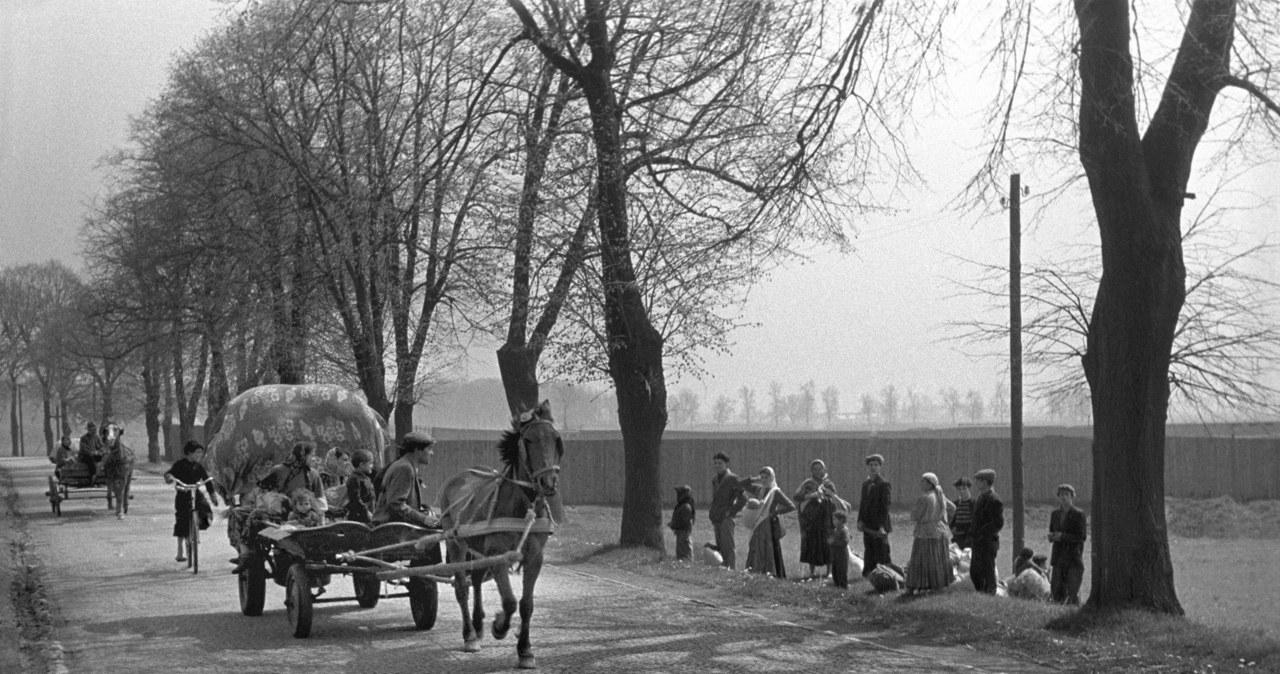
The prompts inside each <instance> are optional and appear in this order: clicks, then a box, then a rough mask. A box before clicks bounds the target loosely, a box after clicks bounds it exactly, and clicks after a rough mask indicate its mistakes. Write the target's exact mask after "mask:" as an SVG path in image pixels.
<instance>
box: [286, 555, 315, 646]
mask: <svg viewBox="0 0 1280 674" xmlns="http://www.w3.org/2000/svg"><path fill="white" fill-rule="evenodd" d="M311 599H312V596H311V585H310V582H309V581H308V580H307V567H305V566H303V565H302V564H294V565H293V566H291V567H289V577H288V579H287V580H285V585H284V604H285V607H286V608H288V609H289V627H292V628H293V636H295V637H297V638H299V639H306V638H307V637H309V636H311Z"/></svg>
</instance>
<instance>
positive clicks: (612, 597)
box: [0, 459, 1053, 674]
mask: <svg viewBox="0 0 1280 674" xmlns="http://www.w3.org/2000/svg"><path fill="white" fill-rule="evenodd" d="M0 470H6V471H8V472H9V473H10V474H11V475H12V477H13V481H14V484H15V486H16V488H17V490H18V492H19V494H20V496H21V499H20V503H21V506H22V509H23V512H24V513H25V514H26V518H27V529H28V533H29V536H30V538H31V541H32V544H33V549H34V552H35V554H36V555H38V556H39V558H40V559H41V560H42V561H43V562H44V564H45V566H46V585H47V588H48V592H49V595H50V599H51V601H52V603H53V604H54V605H55V607H56V611H55V617H56V620H57V629H56V631H55V633H56V635H57V639H58V641H60V642H61V646H62V648H63V651H62V652H63V653H64V655H63V664H64V665H65V667H66V669H67V670H69V671H71V672H110V673H115V672H138V673H148V672H155V673H157V674H159V673H161V672H163V673H166V674H167V673H171V672H222V671H226V672H238V673H248V672H271V673H281V672H306V673H308V674H314V673H318V672H387V673H391V672H415V673H416V672H450V673H451V674H465V673H467V672H496V671H508V670H513V669H514V667H515V660H516V658H515V644H514V637H508V639H507V640H506V641H503V642H495V641H493V640H492V639H491V638H489V639H488V640H486V641H485V642H484V643H483V648H482V650H481V652H479V653H474V654H469V653H463V652H462V651H461V645H462V639H461V618H460V616H459V612H458V609H457V606H456V604H454V603H453V601H452V592H451V591H448V589H447V588H445V589H446V591H445V592H442V593H441V599H442V601H441V607H440V619H439V621H438V622H437V624H436V627H435V629H433V630H431V631H428V632H418V631H414V630H413V629H412V619H411V618H410V615H409V607H408V601H407V600H405V599H392V600H386V601H383V602H381V603H380V604H379V605H378V606H377V607H376V608H374V609H360V608H358V607H357V606H356V605H355V604H354V603H350V604H346V603H343V604H326V605H320V606H317V608H316V613H315V621H314V623H313V625H314V626H313V629H312V635H311V638H309V639H295V638H293V637H292V636H290V634H289V629H288V623H287V620H286V618H285V615H284V607H283V590H282V589H280V588H279V587H278V586H275V585H273V584H268V589H267V610H266V613H265V614H264V615H263V616H261V617H258V618H249V617H245V616H242V615H241V614H240V612H239V606H238V603H237V593H236V584H235V577H234V576H233V575H231V574H230V573H229V564H228V563H227V558H228V557H230V556H231V549H230V547H228V545H227V543H226V540H225V536H224V534H222V533H221V531H220V526H219V524H217V523H215V525H214V527H213V528H212V529H211V530H210V532H211V534H212V535H208V536H207V537H206V539H205V541H204V542H205V544H206V545H203V546H202V550H204V551H207V554H205V555H203V556H204V558H205V561H207V562H208V565H207V566H208V568H207V569H206V570H203V571H201V573H200V574H199V575H196V576H193V575H192V574H191V573H190V572H189V571H187V570H186V566H185V564H178V563H176V562H174V561H173V555H174V545H173V539H172V538H171V537H169V535H168V534H169V530H170V527H171V526H172V525H171V522H172V491H171V490H169V489H168V488H167V487H165V485H164V484H163V483H162V482H161V480H160V478H158V477H156V476H154V475H147V474H140V475H139V476H138V477H137V479H136V480H135V487H134V492H135V494H136V498H135V500H134V501H133V504H132V510H131V514H130V516H129V517H127V518H126V519H124V520H122V521H121V520H116V519H115V518H114V516H112V515H110V514H109V513H108V512H107V511H106V509H105V502H104V501H103V500H102V499H100V498H94V499H93V500H80V499H75V500H70V501H66V502H64V503H63V508H62V510H63V514H62V517H60V518H55V517H54V516H53V515H52V513H51V512H50V508H49V505H48V502H47V500H46V499H45V498H44V496H43V492H44V490H45V488H46V484H45V480H46V476H47V475H48V473H49V464H48V463H47V462H46V461H45V460H44V459H38V460H37V459H0ZM487 587H488V590H487V591H486V598H485V602H486V606H487V607H488V608H489V610H490V614H491V615H492V612H493V610H494V609H495V608H496V607H497V605H498V602H497V601H496V600H497V596H496V592H494V591H493V590H492V585H491V584H490V585H489V586H487ZM350 591H351V590H350V585H349V581H348V580H347V579H346V578H335V580H334V583H333V585H332V586H331V589H330V590H329V593H330V596H333V595H338V594H342V595H345V596H350ZM537 598H538V603H537V611H536V613H535V616H534V624H533V640H534V647H535V649H536V652H537V656H538V660H539V665H540V670H541V671H543V672H584V673H586V672H752V673H759V672H769V671H786V672H796V671H803V672H813V673H819V672H848V671H868V672H1028V673H1030V672H1045V671H1053V670H1047V669H1045V668H1043V667H1040V666H1038V665H1035V664H1031V663H1025V662H1019V661H1015V660H1008V659H1003V658H1000V657H995V656H986V655H982V656H979V655H976V654H975V653H974V652H973V651H972V650H970V649H967V648H962V647H953V646H940V645H936V644H934V645H930V644H921V643H909V642H904V641H903V640H901V639H898V638H892V637H889V636H887V635H876V634H872V633H867V632H865V631H858V630H859V629H860V628H856V627H852V626H851V627H849V629H848V631H847V633H836V632H831V631H825V630H822V629H815V628H814V627H811V626H806V625H804V624H801V623H800V622H799V619H798V618H796V617H795V616H792V615H789V614H788V613H787V612H786V611H784V610H780V609H777V608H776V607H775V608H769V607H752V606H741V605H738V606H733V605H725V604H724V603H723V602H724V600H723V598H714V597H711V596H710V595H708V594H707V593H706V592H705V590H703V589H701V588H696V587H692V586H688V585H684V584H681V583H673V582H662V581H654V580H653V579H649V578H644V579H641V578H638V577H635V576H631V575H630V574H626V573H625V572H619V571H616V570H610V569H605V568H602V567H597V566H593V565H589V564H574V565H551V566H549V567H548V569H547V570H546V571H545V572H544V574H543V576H542V578H541V579H540V581H539V586H538V594H537ZM55 651H56V649H55Z"/></svg>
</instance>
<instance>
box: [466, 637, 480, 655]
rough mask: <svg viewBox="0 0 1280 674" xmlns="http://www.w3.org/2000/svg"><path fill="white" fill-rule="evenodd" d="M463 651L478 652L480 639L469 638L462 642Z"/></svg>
mask: <svg viewBox="0 0 1280 674" xmlns="http://www.w3.org/2000/svg"><path fill="white" fill-rule="evenodd" d="M462 652H463V653H479V652H480V641H479V640H478V639H470V640H468V641H466V642H465V643H463V644H462Z"/></svg>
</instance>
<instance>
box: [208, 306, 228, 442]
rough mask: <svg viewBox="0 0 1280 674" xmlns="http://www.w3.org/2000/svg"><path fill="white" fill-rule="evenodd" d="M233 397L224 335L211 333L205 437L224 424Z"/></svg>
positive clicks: (211, 435) (210, 435)
mask: <svg viewBox="0 0 1280 674" xmlns="http://www.w3.org/2000/svg"><path fill="white" fill-rule="evenodd" d="M230 399H231V390H230V386H229V385H228V383H227V364H226V358H225V357H224V356H223V337H222V334H221V333H220V332H216V331H210V334H209V390H208V394H207V396H206V400H205V407H206V410H205V412H206V414H205V418H204V437H205V439H210V438H212V437H213V436H214V434H215V433H217V432H218V428H219V427H221V425H222V410H223V409H225V408H226V406H227V401H228V400H230Z"/></svg>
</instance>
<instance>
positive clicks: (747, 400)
mask: <svg viewBox="0 0 1280 674" xmlns="http://www.w3.org/2000/svg"><path fill="white" fill-rule="evenodd" d="M738 399H739V400H741V401H742V423H743V424H746V425H747V426H750V425H751V419H752V417H753V415H754V413H755V409H756V390H755V389H753V388H751V387H750V386H743V387H742V388H739V389H738Z"/></svg>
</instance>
